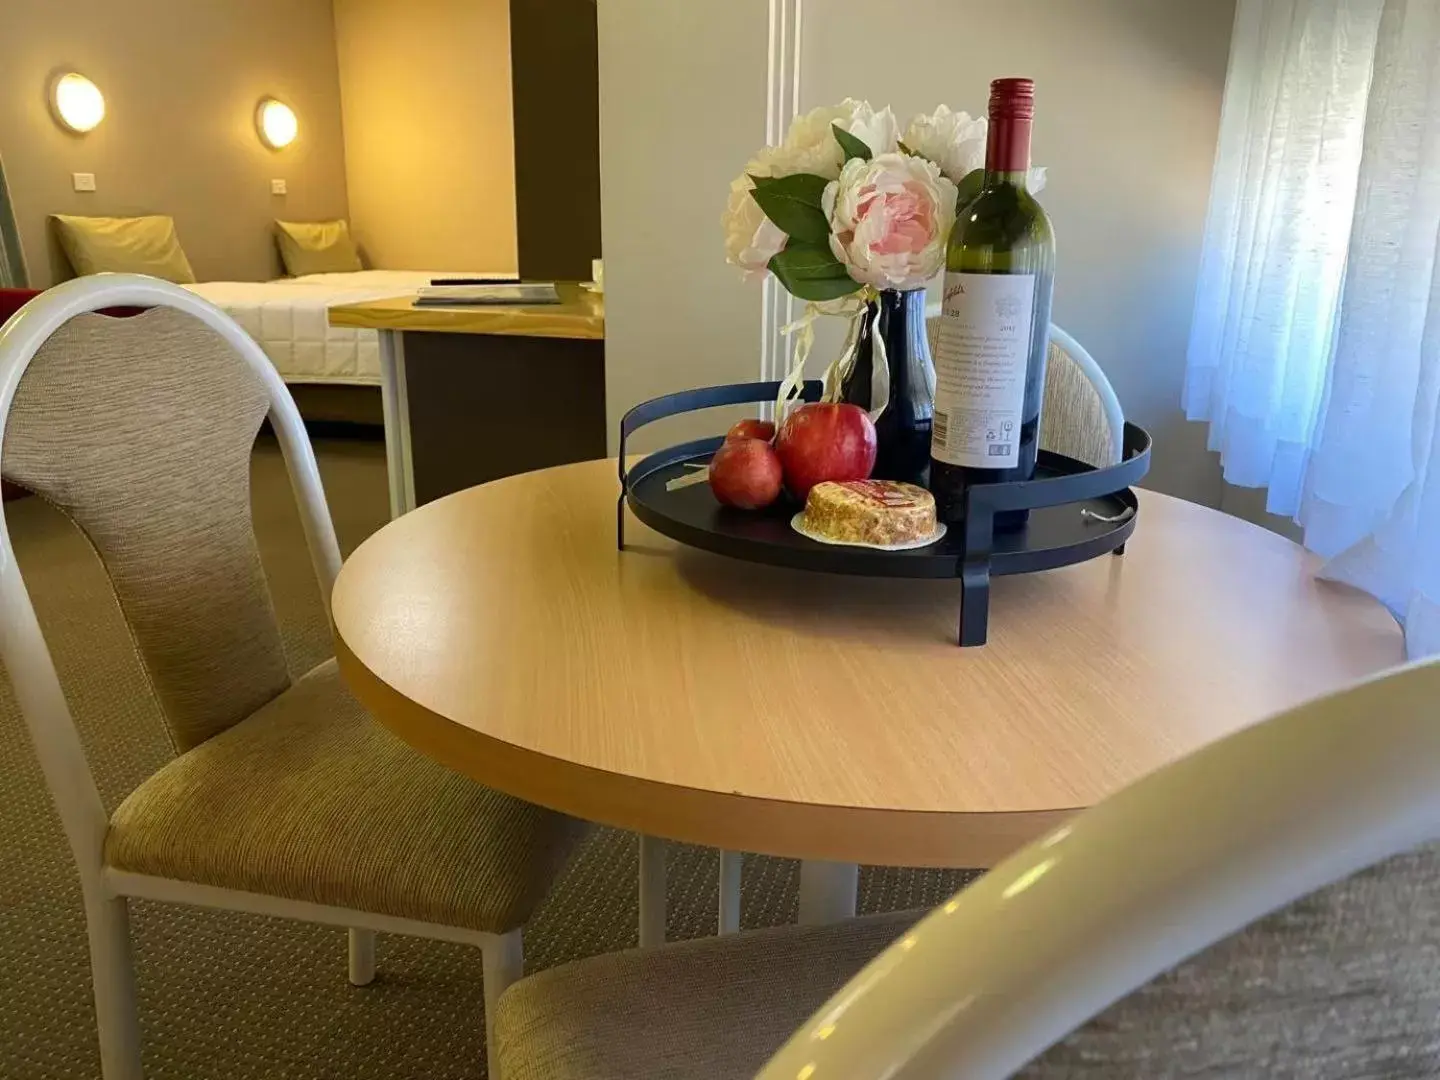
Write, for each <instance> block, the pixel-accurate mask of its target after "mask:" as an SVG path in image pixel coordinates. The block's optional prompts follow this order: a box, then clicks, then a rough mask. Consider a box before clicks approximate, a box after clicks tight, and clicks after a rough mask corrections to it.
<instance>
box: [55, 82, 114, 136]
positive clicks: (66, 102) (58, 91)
mask: <svg viewBox="0 0 1440 1080" xmlns="http://www.w3.org/2000/svg"><path fill="white" fill-rule="evenodd" d="M50 104H51V106H52V107H53V108H54V110H55V118H56V119H57V120H59V121H60V123H61V124H62V125H63V126H64V127H66V128H69V129H70V130H71V131H74V132H77V133H79V134H84V133H85V132H87V131H90V130H93V129H94V127H95V126H96V125H97V124H99V123H100V121H101V120H104V119H105V95H104V94H102V93H100V88H99V87H98V86H96V85H95V84H94V83H93V82H91V81H90V80H89V79H87V78H86V77H85V76H84V75H81V74H80V73H79V72H78V71H72V72H70V73H69V74H67V75H61V76H60V78H58V79H56V80H55V85H54V86H53V87H52V88H51V90H50Z"/></svg>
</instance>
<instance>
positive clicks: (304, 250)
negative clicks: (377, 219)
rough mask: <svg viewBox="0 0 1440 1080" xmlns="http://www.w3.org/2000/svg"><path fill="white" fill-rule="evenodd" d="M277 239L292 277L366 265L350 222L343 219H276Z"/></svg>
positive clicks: (338, 271) (282, 257)
mask: <svg viewBox="0 0 1440 1080" xmlns="http://www.w3.org/2000/svg"><path fill="white" fill-rule="evenodd" d="M275 239H276V240H277V241H278V242H279V244H280V259H281V261H283V262H284V263H285V273H287V274H289V275H290V276H291V277H303V276H304V275H306V274H346V273H350V272H351V271H354V270H364V269H365V267H363V266H362V265H360V252H358V251H356V250H355V241H353V240H351V239H350V226H349V225H347V224H346V223H345V222H343V221H277V222H275Z"/></svg>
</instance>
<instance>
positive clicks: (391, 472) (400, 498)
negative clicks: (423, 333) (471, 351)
mask: <svg viewBox="0 0 1440 1080" xmlns="http://www.w3.org/2000/svg"><path fill="white" fill-rule="evenodd" d="M379 334H380V405H381V408H382V410H383V413H384V417H385V471H386V473H387V474H388V476H389V480H390V517H391V518H392V519H393V518H397V517H400V515H402V514H406V513H409V512H410V511H411V510H413V509H415V470H414V465H413V463H412V462H411V460H410V400H409V394H408V392H407V390H406V385H405V343H404V338H403V337H401V334H400V331H398V330H381V331H380V332H379Z"/></svg>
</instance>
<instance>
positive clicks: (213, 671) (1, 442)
mask: <svg viewBox="0 0 1440 1080" xmlns="http://www.w3.org/2000/svg"><path fill="white" fill-rule="evenodd" d="M127 305H133V306H138V307H144V308H148V309H150V310H147V311H145V312H143V313H142V314H139V315H136V316H135V317H133V318H126V319H117V318H109V317H107V316H103V315H97V314H92V312H94V311H95V310H96V309H97V308H108V307H115V306H127ZM267 416H268V417H269V419H270V422H271V424H272V426H273V427H274V430H275V433H276V435H277V437H278V439H279V442H280V446H281V449H282V450H283V453H284V458H285V462H286V466H287V469H288V472H289V475H290V480H291V484H292V486H293V489H294V492H295V495H296V497H297V500H298V502H299V505H300V510H301V518H302V522H303V525H304V531H305V537H306V541H307V544H308V546H309V550H310V556H311V560H312V562H313V564H314V568H315V573H316V576H317V578H318V579H319V583H320V589H321V594H322V596H323V597H324V599H325V603H326V605H327V610H328V604H329V596H330V591H331V588H332V586H333V584H334V580H335V575H336V573H337V572H338V571H339V568H340V551H339V547H338V545H337V543H336V538H335V531H334V527H333V526H332V524H331V520H330V514H329V510H328V508H327V507H326V503H325V495H324V492H323V491H322V489H321V484H320V475H319V472H318V469H317V466H316V462H315V456H314V453H313V451H312V449H311V447H310V443H309V440H308V438H307V436H306V434H305V429H304V427H303V425H302V424H301V420H300V416H299V413H298V412H297V411H296V408H295V404H294V402H293V401H292V400H291V398H290V394H289V392H288V391H287V390H286V388H285V384H284V383H283V382H282V381H281V379H280V377H279V375H278V374H277V373H276V371H275V369H274V367H273V366H272V365H271V364H270V362H269V360H268V359H267V358H266V357H265V355H264V353H262V352H261V350H260V348H259V347H258V346H257V345H256V344H255V343H254V342H253V341H252V340H251V339H250V338H248V337H247V336H246V335H245V333H244V332H243V331H242V330H240V328H239V327H238V326H236V324H235V323H234V322H232V321H231V320H230V319H229V318H228V317H227V316H226V315H224V314H223V313H222V312H220V311H219V310H218V309H217V308H214V307H212V306H211V305H210V304H208V303H206V302H205V301H204V300H201V299H200V298H198V297H196V296H195V295H193V294H192V293H190V292H188V291H186V290H184V289H181V288H179V287H177V286H174V285H170V284H166V283H163V282H159V281H156V280H154V279H151V278H144V277H137V276H133V275H99V276H95V277H90V278H84V279H80V280H76V281H72V282H68V283H66V284H64V285H61V286H59V287H57V288H55V289H52V290H50V291H48V292H47V293H45V294H44V295H42V296H40V297H39V298H37V299H35V300H33V301H32V302H31V303H29V304H28V305H26V306H25V308H24V309H23V310H21V311H20V312H19V314H17V315H16V316H15V317H14V318H13V319H11V320H10V322H9V323H7V324H6V326H5V328H4V330H3V332H0V473H3V475H4V476H5V477H6V478H7V479H11V480H14V481H15V482H17V483H19V484H21V485H23V486H25V487H27V488H30V489H32V490H34V491H36V492H38V493H40V494H41V495H43V496H44V497H45V498H47V499H49V500H50V501H51V502H52V503H54V504H55V505H56V506H58V507H59V508H60V509H61V510H62V511H64V512H65V513H66V514H67V515H68V516H69V517H70V518H71V520H72V521H73V522H74V523H75V524H76V525H77V526H78V527H79V528H80V529H81V530H82V531H83V532H84V534H85V535H86V536H87V537H88V539H89V540H90V542H91V544H92V545H93V547H94V549H95V550H96V552H97V553H98V555H99V557H100V560H101V562H102V563H103V565H104V568H105V570H106V573H107V574H108V576H109V578H110V582H111V584H112V586H113V589H114V593H115V596H116V598H117V599H118V601H119V606H120V610H121V613H122V615H123V616H124V619H125V621H126V623H127V626H128V629H129V632H130V636H131V641H132V644H133V647H134V650H135V652H136V654H137V657H138V659H139V661H140V663H141V665H142V667H143V669H144V672H145V675H146V677H147V681H148V683H149V685H150V688H151V689H152V691H153V693H154V695H155V697H156V699H157V701H158V704H159V706H160V709H161V712H162V714H163V716H164V719H165V722H166V725H167V727H168V729H169V734H170V736H171V739H172V741H173V743H174V746H175V750H176V755H177V756H176V757H175V758H174V760H172V761H171V762H169V763H168V764H166V765H165V766H164V767H163V768H161V769H160V771H159V772H157V773H155V774H154V775H153V776H151V777H150V778H149V779H148V780H146V781H145V782H144V783H142V784H141V785H140V786H139V787H138V788H137V789H136V790H135V791H133V792H132V793H131V794H130V795H129V796H128V797H127V798H125V800H124V801H123V802H122V803H121V804H120V805H119V807H118V808H116V809H115V811H114V812H113V813H112V814H107V813H106V811H105V808H104V807H103V805H102V803H101V799H100V795H99V793H98V791H97V788H96V785H95V782H94V780H93V778H92V776H91V774H90V772H89V769H88V767H87V764H86V760H85V754H84V750H83V747H82V745H81V742H80V738H79V735H78V733H77V731H76V727H75V724H74V721H73V719H72V717H71V714H70V710H69V708H68V706H67V704H66V699H65V695H64V692H63V690H62V687H61V684H60V681H59V678H58V676H57V674H56V669H55V665H54V663H53V661H52V659H51V655H50V652H49V650H48V648H47V646H46V643H45V640H44V637H43V635H42V633H41V630H40V626H39V624H38V623H37V621H36V615H35V610H34V608H33V606H32V603H31V599H30V596H29V594H28V592H27V591H26V587H25V583H24V581H23V580H22V576H21V572H20V570H19V568H18V567H17V566H16V562H15V557H14V553H13V550H12V547H11V543H10V536H9V532H8V530H7V529H6V528H5V526H4V523H3V521H0V656H3V659H4V663H5V668H6V670H7V671H8V672H9V674H10V678H11V680H12V682H13V684H14V687H15V693H16V696H17V698H18V699H19V702H20V705H21V708H22V710H23V712H24V715H25V719H26V723H27V726H28V728H29V732H30V736H31V739H32V741H33V743H34V747H35V751H36V753H37V756H38V757H39V760H40V764H41V767H42V769H43V772H44V775H45V779H46V783H47V784H48V786H49V788H50V792H51V796H52V798H53V799H54V801H55V804H56V807H57V808H58V810H59V813H60V818H61V823H62V825H63V827H64V830H65V833H66V836H67V838H68V840H69V842H70V846H71V848H72V851H73V854H74V857H75V862H76V865H77V867H78V870H79V875H80V883H81V890H82V895H83V898H84V904H85V915H86V923H87V927H88V933H89V941H90V957H91V964H92V969H93V975H94V991H95V1005H96V1014H97V1024H98V1032H99V1040H100V1052H101V1064H102V1069H103V1073H104V1076H105V1080H136V1078H138V1077H140V1075H141V1056H140V1035H139V1027H138V1023H137V1016H136V1004H135V987H134V974H133V970H132V961H131V947H130V933H129V920H128V909H127V901H128V899H129V898H131V897H142V898H145V899H148V900H160V901H168V902H172V903H180V904H192V905H199V906H204V907H217V908H227V909H232V910H236V911H243V912H251V913H255V914H263V915H278V916H285V917H289V918H295V919H304V920H309V921H313V922H319V923H329V924H333V925H337V926H344V927H350V928H352V929H351V965H350V974H351V980H352V981H353V982H356V983H361V984H363V983H365V982H368V981H369V980H370V978H371V977H372V976H373V971H374V954H373V934H374V933H375V932H376V931H393V932H397V933H406V934H415V935H419V936H422V937H430V938H438V939H441V940H445V941H451V942H458V943H463V944H470V945H476V946H479V947H480V948H481V950H483V964H482V974H483V978H484V982H485V986H484V995H485V1002H486V1026H487V1029H488V1028H489V1026H490V1025H491V1024H492V1022H493V1018H494V1015H495V1008H494V1007H493V1006H494V1004H495V1001H496V999H497V998H498V996H499V993H500V991H501V990H503V989H504V987H505V985H506V984H508V983H509V982H511V981H512V980H514V979H515V978H518V977H519V974H520V970H521V929H520V928H521V926H522V924H523V923H524V922H525V921H526V919H527V918H528V917H529V915H530V913H531V912H532V911H533V910H534V908H535V906H536V904H537V903H538V902H539V900H540V898H541V897H542V896H543V895H544V893H545V891H546V890H547V888H548V887H549V885H550V883H551V882H552V880H553V879H554V877H555V875H556V874H557V873H558V872H559V870H560V868H561V866H562V864H563V862H564V861H565V859H566V858H567V857H568V854H569V852H570V850H571V848H572V846H573V844H574V843H575V841H576V840H577V839H578V837H579V834H580V830H581V826H579V824H578V823H576V822H574V821H572V820H571V819H569V818H566V817H564V816H562V815H559V814H555V813H552V812H550V811H548V810H543V809H541V808H539V807H536V806H532V805H530V804H528V803H524V802H521V801H519V800H517V799H513V798H510V797H509V796H506V795H502V794H500V793H498V792H495V791H492V790H490V789H488V788H484V787H481V786H480V785H478V784H475V783H473V782H472V781H469V780H466V779H464V778H462V777H460V776H458V775H457V774H454V773H452V772H450V771H448V770H446V769H444V768H443V767H441V766H439V765H437V764H435V763H433V762H431V761H430V760H429V759H426V758H424V757H422V756H420V755H418V754H416V753H414V752H413V751H411V750H410V749H409V748H408V747H406V746H404V745H403V744H402V743H400V742H399V741H398V740H397V739H395V738H393V737H392V736H390V735H389V734H388V733H387V732H386V731H385V730H384V729H382V728H381V727H380V726H379V725H377V724H376V723H374V722H373V721H372V720H371V719H370V717H369V716H368V715H367V714H366V713H365V712H364V710H363V709H362V708H361V707H360V705H359V704H358V703H357V702H356V701H355V699H354V698H352V697H351V696H350V694H349V693H348V692H347V690H346V688H345V686H344V685H343V684H342V683H341V680H340V677H339V675H338V673H337V671H336V667H335V662H334V660H333V659H332V660H329V661H326V662H325V663H322V664H321V665H319V666H318V667H316V668H314V669H313V670H310V671H308V672H305V673H304V674H302V675H300V676H299V677H298V678H297V677H293V676H292V675H291V673H290V672H289V671H288V670H287V665H286V659H285V653H284V650H283V647H282V642H281V638H280V633H279V629H278V626H277V623H276V617H275V612H274V609H273V607H272V605H271V599H270V594H269V591H268V589H267V587H266V582H265V577H264V572H263V570H262V568H261V565H260V561H259V556H258V552H257V548H256V543H255V538H254V535H253V533H252V531H251V521H250V494H249V469H250V457H251V449H252V444H253V442H254V440H255V436H256V433H257V431H258V430H259V428H260V425H261V422H262V421H263V420H265V418H266V417H267ZM487 1045H489V1046H493V1041H492V1040H489V1039H488V1038H487ZM491 1075H492V1076H495V1075H498V1072H496V1071H494V1070H492V1073H491Z"/></svg>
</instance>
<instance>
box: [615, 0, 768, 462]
mask: <svg viewBox="0 0 1440 1080" xmlns="http://www.w3.org/2000/svg"><path fill="white" fill-rule="evenodd" d="M766 10H767V4H766V0H686V2H685V3H677V2H675V0H600V3H599V42H600V218H601V234H602V237H601V238H602V242H603V248H604V251H605V398H606V407H607V410H608V413H609V417H610V428H611V436H610V437H611V440H612V447H611V449H612V450H613V449H614V445H613V443H614V440H615V437H616V436H615V430H616V428H617V427H618V425H619V423H620V417H621V416H622V415H624V413H625V411H626V410H627V409H629V408H630V407H631V406H633V405H635V404H638V403H639V402H641V401H644V400H645V399H647V398H651V397H655V396H657V395H659V394H664V393H669V392H671V391H673V390H687V389H691V388H693V387H696V386H709V385H715V384H719V383H727V382H747V381H750V380H753V379H756V378H758V377H759V351H758V350H759V341H760V288H759V285H758V284H756V283H754V282H749V283H747V282H743V281H741V280H740V278H739V275H738V274H737V273H736V271H735V270H734V269H733V268H732V267H730V266H727V265H726V264H725V256H724V244H723V236H722V233H721V230H720V212H721V211H722V210H723V209H724V208H725V198H726V195H727V194H728V193H729V185H730V181H731V179H732V178H733V177H734V176H735V175H736V174H737V173H738V172H739V171H740V170H741V169H742V168H744V165H745V162H746V161H747V160H748V159H749V158H750V157H751V155H753V154H754V153H755V151H756V149H758V148H759V147H760V146H761V145H763V144H764V142H765V101H766V62H767V40H768V37H767V35H768V23H767V14H766ZM752 411H753V410H752ZM717 424H721V426H720V427H718V428H717V426H716V425H717ZM714 430H723V424H722V422H721V421H720V420H719V419H717V418H714V417H710V418H706V417H704V416H700V417H691V418H690V419H689V421H688V422H687V421H685V420H680V419H677V420H674V421H669V422H667V423H662V424H657V425H655V427H653V428H649V429H647V431H646V433H645V435H646V437H645V438H643V439H641V440H640V441H639V443H638V445H640V446H642V447H644V446H653V445H654V443H655V441H656V440H657V439H666V438H669V439H671V440H672V441H673V440H675V439H679V438H684V437H689V436H692V435H703V434H708V433H711V432H712V431H714Z"/></svg>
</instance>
